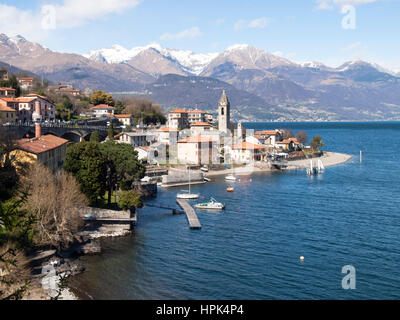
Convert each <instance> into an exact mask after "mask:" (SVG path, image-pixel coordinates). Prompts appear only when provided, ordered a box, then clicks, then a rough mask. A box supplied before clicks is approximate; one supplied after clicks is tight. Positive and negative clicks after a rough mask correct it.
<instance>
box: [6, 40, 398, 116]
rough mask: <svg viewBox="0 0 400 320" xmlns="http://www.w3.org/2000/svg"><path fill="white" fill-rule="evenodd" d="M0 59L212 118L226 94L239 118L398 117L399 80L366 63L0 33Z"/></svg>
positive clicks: (241, 49)
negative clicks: (46, 40)
mask: <svg viewBox="0 0 400 320" xmlns="http://www.w3.org/2000/svg"><path fill="white" fill-rule="evenodd" d="M0 61H2V62H3V63H7V64H11V65H12V66H15V67H17V68H20V69H24V70H28V71H31V72H34V73H36V74H38V75H40V76H43V77H45V78H46V79H48V80H49V81H52V82H62V83H68V84H72V85H73V86H74V87H76V88H80V89H86V88H89V89H92V90H106V91H109V92H113V93H115V94H121V95H123V94H125V95H126V94H130V95H138V96H143V97H149V98H152V99H153V100H154V101H156V102H157V103H160V104H161V105H162V106H163V107H165V108H167V109H169V108H175V107H187V106H191V107H196V106H197V107H198V108H202V109H205V110H207V111H212V112H215V111H216V108H217V103H218V98H219V95H220V94H221V91H222V89H225V90H226V91H227V94H228V96H229V97H230V100H231V104H232V110H233V111H232V112H233V118H234V119H237V120H238V119H246V120H249V121H254V120H398V119H400V77H399V74H396V73H395V72H392V71H389V70H386V69H384V68H382V67H381V66H379V65H377V64H374V63H369V62H365V61H361V60H355V61H350V62H347V63H344V64H343V65H341V66H339V67H336V68H333V67H329V66H326V65H324V64H322V63H319V62H306V63H297V62H294V61H290V60H288V59H285V58H283V57H280V56H277V55H274V54H271V53H269V52H267V51H264V50H260V49H257V48H255V47H253V46H250V45H234V46H231V47H229V48H227V49H226V50H225V51H224V52H221V53H209V54H197V53H194V52H191V51H183V50H176V49H165V48H163V47H162V46H161V45H159V44H156V43H152V44H150V45H148V46H145V47H137V48H133V49H130V50H129V49H125V48H124V47H122V46H119V45H115V46H113V47H111V48H106V49H99V50H94V51H91V52H89V53H87V54H85V55H79V54H70V53H60V52H55V51H52V50H49V49H47V48H45V47H44V46H41V45H39V44H36V43H32V42H29V41H27V40H26V39H24V38H23V37H21V36H17V37H13V38H10V37H8V36H6V35H4V34H0Z"/></svg>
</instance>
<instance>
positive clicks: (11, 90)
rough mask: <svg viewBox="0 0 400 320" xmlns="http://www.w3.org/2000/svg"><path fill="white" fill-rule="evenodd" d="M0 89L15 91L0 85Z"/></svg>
mask: <svg viewBox="0 0 400 320" xmlns="http://www.w3.org/2000/svg"><path fill="white" fill-rule="evenodd" d="M0 90H7V91H15V89H13V88H7V87H0Z"/></svg>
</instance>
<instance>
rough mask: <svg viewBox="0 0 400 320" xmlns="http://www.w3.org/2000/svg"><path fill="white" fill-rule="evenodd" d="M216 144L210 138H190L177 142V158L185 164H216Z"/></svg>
mask: <svg viewBox="0 0 400 320" xmlns="http://www.w3.org/2000/svg"><path fill="white" fill-rule="evenodd" d="M217 146H218V145H217V142H216V141H215V140H214V139H213V138H212V137H203V136H192V137H188V138H186V139H183V140H179V141H178V146H177V158H178V161H179V162H181V163H185V164H196V165H205V164H212V163H217V162H218V147H217Z"/></svg>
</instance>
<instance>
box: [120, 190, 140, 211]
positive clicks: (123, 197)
mask: <svg viewBox="0 0 400 320" xmlns="http://www.w3.org/2000/svg"><path fill="white" fill-rule="evenodd" d="M118 204H119V206H120V207H121V209H122V210H129V209H130V208H133V207H135V208H140V207H142V206H143V202H142V198H141V196H140V195H139V194H138V193H137V192H136V191H134V190H128V191H122V192H121V194H120V196H119V201H118Z"/></svg>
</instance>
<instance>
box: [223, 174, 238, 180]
mask: <svg viewBox="0 0 400 320" xmlns="http://www.w3.org/2000/svg"><path fill="white" fill-rule="evenodd" d="M225 180H228V181H236V180H237V178H236V177H235V176H233V175H229V176H226V177H225Z"/></svg>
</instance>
